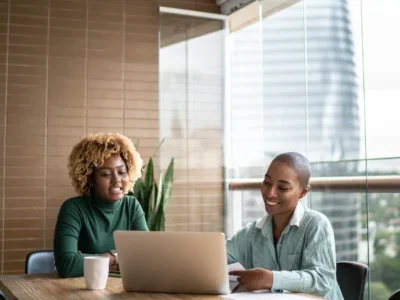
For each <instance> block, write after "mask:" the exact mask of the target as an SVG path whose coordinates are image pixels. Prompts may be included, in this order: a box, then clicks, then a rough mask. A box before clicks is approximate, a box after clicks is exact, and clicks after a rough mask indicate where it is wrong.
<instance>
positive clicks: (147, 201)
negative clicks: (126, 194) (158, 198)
mask: <svg viewBox="0 0 400 300" xmlns="http://www.w3.org/2000/svg"><path fill="white" fill-rule="evenodd" d="M153 184H154V164H153V159H152V158H151V157H150V159H149V162H148V164H147V167H146V174H145V177H144V181H143V186H144V188H143V196H144V199H143V202H144V206H143V210H144V213H145V216H146V221H149V219H150V215H151V211H152V209H153V201H152V200H153V198H152V192H153Z"/></svg>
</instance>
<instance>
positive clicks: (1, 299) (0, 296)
mask: <svg viewBox="0 0 400 300" xmlns="http://www.w3.org/2000/svg"><path fill="white" fill-rule="evenodd" d="M0 300H7V297H6V295H4V294H3V292H2V291H0Z"/></svg>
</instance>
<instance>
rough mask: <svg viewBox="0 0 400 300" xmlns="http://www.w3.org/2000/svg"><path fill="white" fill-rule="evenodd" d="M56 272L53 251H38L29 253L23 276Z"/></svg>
mask: <svg viewBox="0 0 400 300" xmlns="http://www.w3.org/2000/svg"><path fill="white" fill-rule="evenodd" d="M54 272H56V264H55V261H54V251H53V250H39V251H34V252H31V253H29V254H28V255H27V256H26V260H25V274H40V273H54Z"/></svg>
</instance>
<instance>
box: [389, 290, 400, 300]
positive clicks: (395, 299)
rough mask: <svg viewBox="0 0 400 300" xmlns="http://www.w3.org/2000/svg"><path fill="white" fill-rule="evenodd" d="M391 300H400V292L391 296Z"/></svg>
mask: <svg viewBox="0 0 400 300" xmlns="http://www.w3.org/2000/svg"><path fill="white" fill-rule="evenodd" d="M389 300H400V290H397V291H395V292H394V293H393V294H392V296H390V298H389Z"/></svg>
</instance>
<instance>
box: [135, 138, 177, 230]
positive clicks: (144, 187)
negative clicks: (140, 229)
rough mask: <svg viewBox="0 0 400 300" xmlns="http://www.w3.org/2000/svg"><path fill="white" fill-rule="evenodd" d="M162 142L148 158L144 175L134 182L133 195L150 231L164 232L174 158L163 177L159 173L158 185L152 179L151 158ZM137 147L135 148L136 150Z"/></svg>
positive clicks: (172, 177) (172, 179)
mask: <svg viewBox="0 0 400 300" xmlns="http://www.w3.org/2000/svg"><path fill="white" fill-rule="evenodd" d="M163 142H164V140H163V141H162V142H161V143H160V145H159V146H158V147H157V150H156V153H155V154H154V155H153V156H152V157H150V158H149V162H148V163H147V164H146V165H145V174H144V176H142V178H140V179H138V180H137V181H136V182H135V185H134V187H133V192H132V191H130V192H129V193H128V195H133V196H134V197H136V199H137V200H138V201H139V203H140V205H141V206H142V209H143V211H144V214H145V218H146V222H147V227H148V228H149V230H150V231H165V211H166V207H167V204H168V200H169V199H170V198H171V194H172V185H173V182H174V158H172V159H171V161H170V163H169V165H168V168H167V170H166V171H165V175H163V174H162V173H160V177H159V180H158V185H157V183H156V181H155V179H154V162H153V157H155V156H156V155H157V153H158V150H159V148H160V146H161V144H162V143H163ZM137 144H138V143H137ZM137 148H138V145H137V146H136V149H137Z"/></svg>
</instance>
